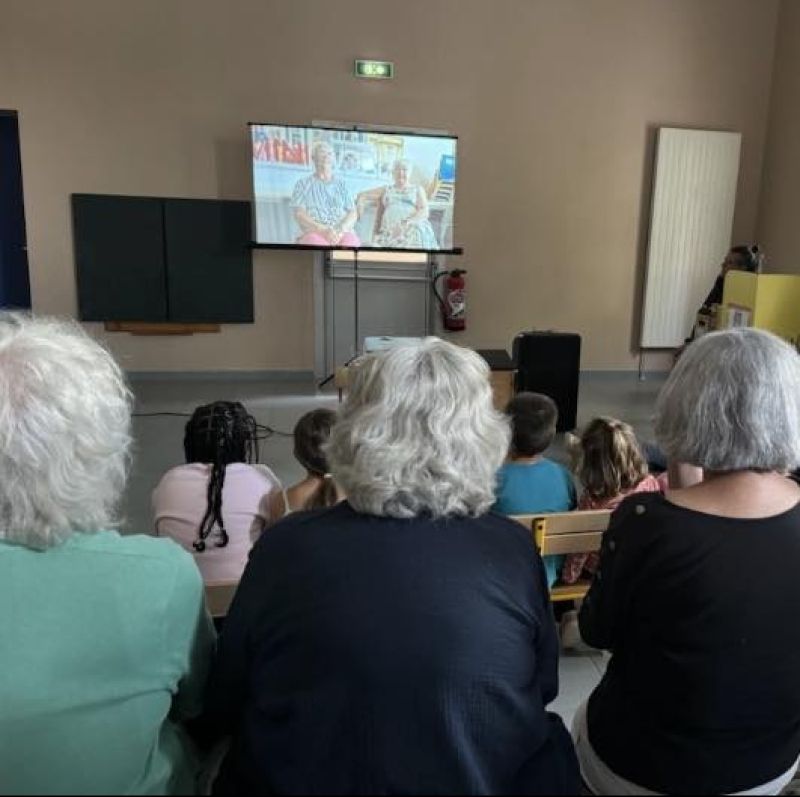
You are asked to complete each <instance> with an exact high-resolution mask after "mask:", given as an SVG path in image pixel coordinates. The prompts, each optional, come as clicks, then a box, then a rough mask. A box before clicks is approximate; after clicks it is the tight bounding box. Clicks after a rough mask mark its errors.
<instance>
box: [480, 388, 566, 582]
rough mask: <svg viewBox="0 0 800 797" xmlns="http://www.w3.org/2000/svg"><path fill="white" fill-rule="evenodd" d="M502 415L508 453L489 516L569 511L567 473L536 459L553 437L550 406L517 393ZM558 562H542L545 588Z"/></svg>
mask: <svg viewBox="0 0 800 797" xmlns="http://www.w3.org/2000/svg"><path fill="white" fill-rule="evenodd" d="M506 415H508V416H509V418H510V419H511V448H510V450H509V453H508V460H507V461H506V463H505V464H504V465H503V466H502V467H501V468H500V470H499V471H498V474H497V500H496V502H495V505H494V509H495V511H497V512H500V513H502V514H504V515H530V514H535V513H538V512H542V513H546V512H569V511H570V510H572V509H575V506H576V504H577V498H576V493H575V484H574V482H573V481H572V476H571V475H570V473H569V471H568V470H567V469H566V468H565V467H563V466H562V465H559V464H558V463H557V462H553V461H552V460H550V459H546V458H545V457H544V456H543V455H542V454H543V452H544V451H545V450H546V449H547V447H548V446H549V445H550V444H551V443H552V442H553V438H554V437H555V434H556V421H557V420H558V408H557V407H556V405H555V402H554V401H553V400H552V399H551V398H550V397H549V396H544V395H542V394H541V393H518V394H517V395H516V396H514V398H512V399H511V401H510V402H509V403H508V405H507V406H506ZM563 561H564V557H563V556H545V557H544V566H545V570H546V571H547V581H548V584H549V586H551V587H552V586H553V584H554V583H555V582H556V580H557V579H558V574H559V573H560V572H561V565H562V563H563Z"/></svg>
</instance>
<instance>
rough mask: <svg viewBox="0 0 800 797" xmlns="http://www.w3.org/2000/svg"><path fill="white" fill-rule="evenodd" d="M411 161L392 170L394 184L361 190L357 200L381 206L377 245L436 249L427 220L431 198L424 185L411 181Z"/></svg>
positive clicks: (431, 229) (400, 160)
mask: <svg viewBox="0 0 800 797" xmlns="http://www.w3.org/2000/svg"><path fill="white" fill-rule="evenodd" d="M410 179H411V161H409V160H408V159H406V158H400V159H398V160H396V161H395V162H394V166H393V167H392V185H389V186H386V187H385V188H373V189H370V190H369V191H362V192H361V193H360V194H359V195H358V201H359V202H360V203H363V202H365V201H367V200H369V199H373V200H374V201H376V202H377V203H378V215H377V221H376V230H377V232H376V233H375V238H374V240H373V243H374V245H375V246H382V247H387V248H392V249H437V248H439V246H438V243H437V241H436V235H435V233H434V232H433V227H431V223H430V221H428V196H427V194H426V193H425V189H424V188H423V187H422V186H421V185H417V184H415V183H411V182H410Z"/></svg>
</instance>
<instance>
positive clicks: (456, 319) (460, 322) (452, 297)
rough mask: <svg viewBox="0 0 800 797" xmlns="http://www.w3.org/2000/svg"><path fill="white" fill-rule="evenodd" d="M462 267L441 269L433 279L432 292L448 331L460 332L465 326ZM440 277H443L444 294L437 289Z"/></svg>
mask: <svg viewBox="0 0 800 797" xmlns="http://www.w3.org/2000/svg"><path fill="white" fill-rule="evenodd" d="M466 273H467V272H466V271H465V270H464V269H462V268H454V269H453V270H452V271H442V272H441V273H439V274H437V275H436V276H435V277H434V279H433V292H434V293H435V294H436V298H437V299H438V300H439V307H440V308H441V311H442V326H443V327H444V328H445V329H446V330H448V331H450V332H460V331H461V330H462V329H466V327H467V296H466V285H467V284H466V282H465V280H464V276H463V275H464V274H466ZM440 279H444V294H443V295H442V294H440V293H439V291H438V290H437V284H438V282H439V280H440Z"/></svg>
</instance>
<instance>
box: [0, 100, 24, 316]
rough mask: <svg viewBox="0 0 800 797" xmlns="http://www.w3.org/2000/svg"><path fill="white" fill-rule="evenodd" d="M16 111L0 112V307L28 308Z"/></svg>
mask: <svg viewBox="0 0 800 797" xmlns="http://www.w3.org/2000/svg"><path fill="white" fill-rule="evenodd" d="M30 306H31V286H30V280H29V278H28V247H27V243H26V237H25V207H24V204H23V201H22V168H21V164H20V156H19V125H18V123H17V112H16V111H3V110H0V307H15V308H23V309H30Z"/></svg>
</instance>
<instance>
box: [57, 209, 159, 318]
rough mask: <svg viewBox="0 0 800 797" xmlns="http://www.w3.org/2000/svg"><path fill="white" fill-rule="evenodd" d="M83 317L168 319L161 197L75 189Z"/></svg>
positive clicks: (78, 267)
mask: <svg viewBox="0 0 800 797" xmlns="http://www.w3.org/2000/svg"><path fill="white" fill-rule="evenodd" d="M72 223H73V234H74V243H75V269H76V276H77V283H78V311H79V315H80V318H81V320H82V321H167V320H168V316H167V295H166V288H165V285H166V263H165V260H164V213H163V203H162V200H160V199H150V198H144V197H126V196H100V195H96V194H73V195H72Z"/></svg>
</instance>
